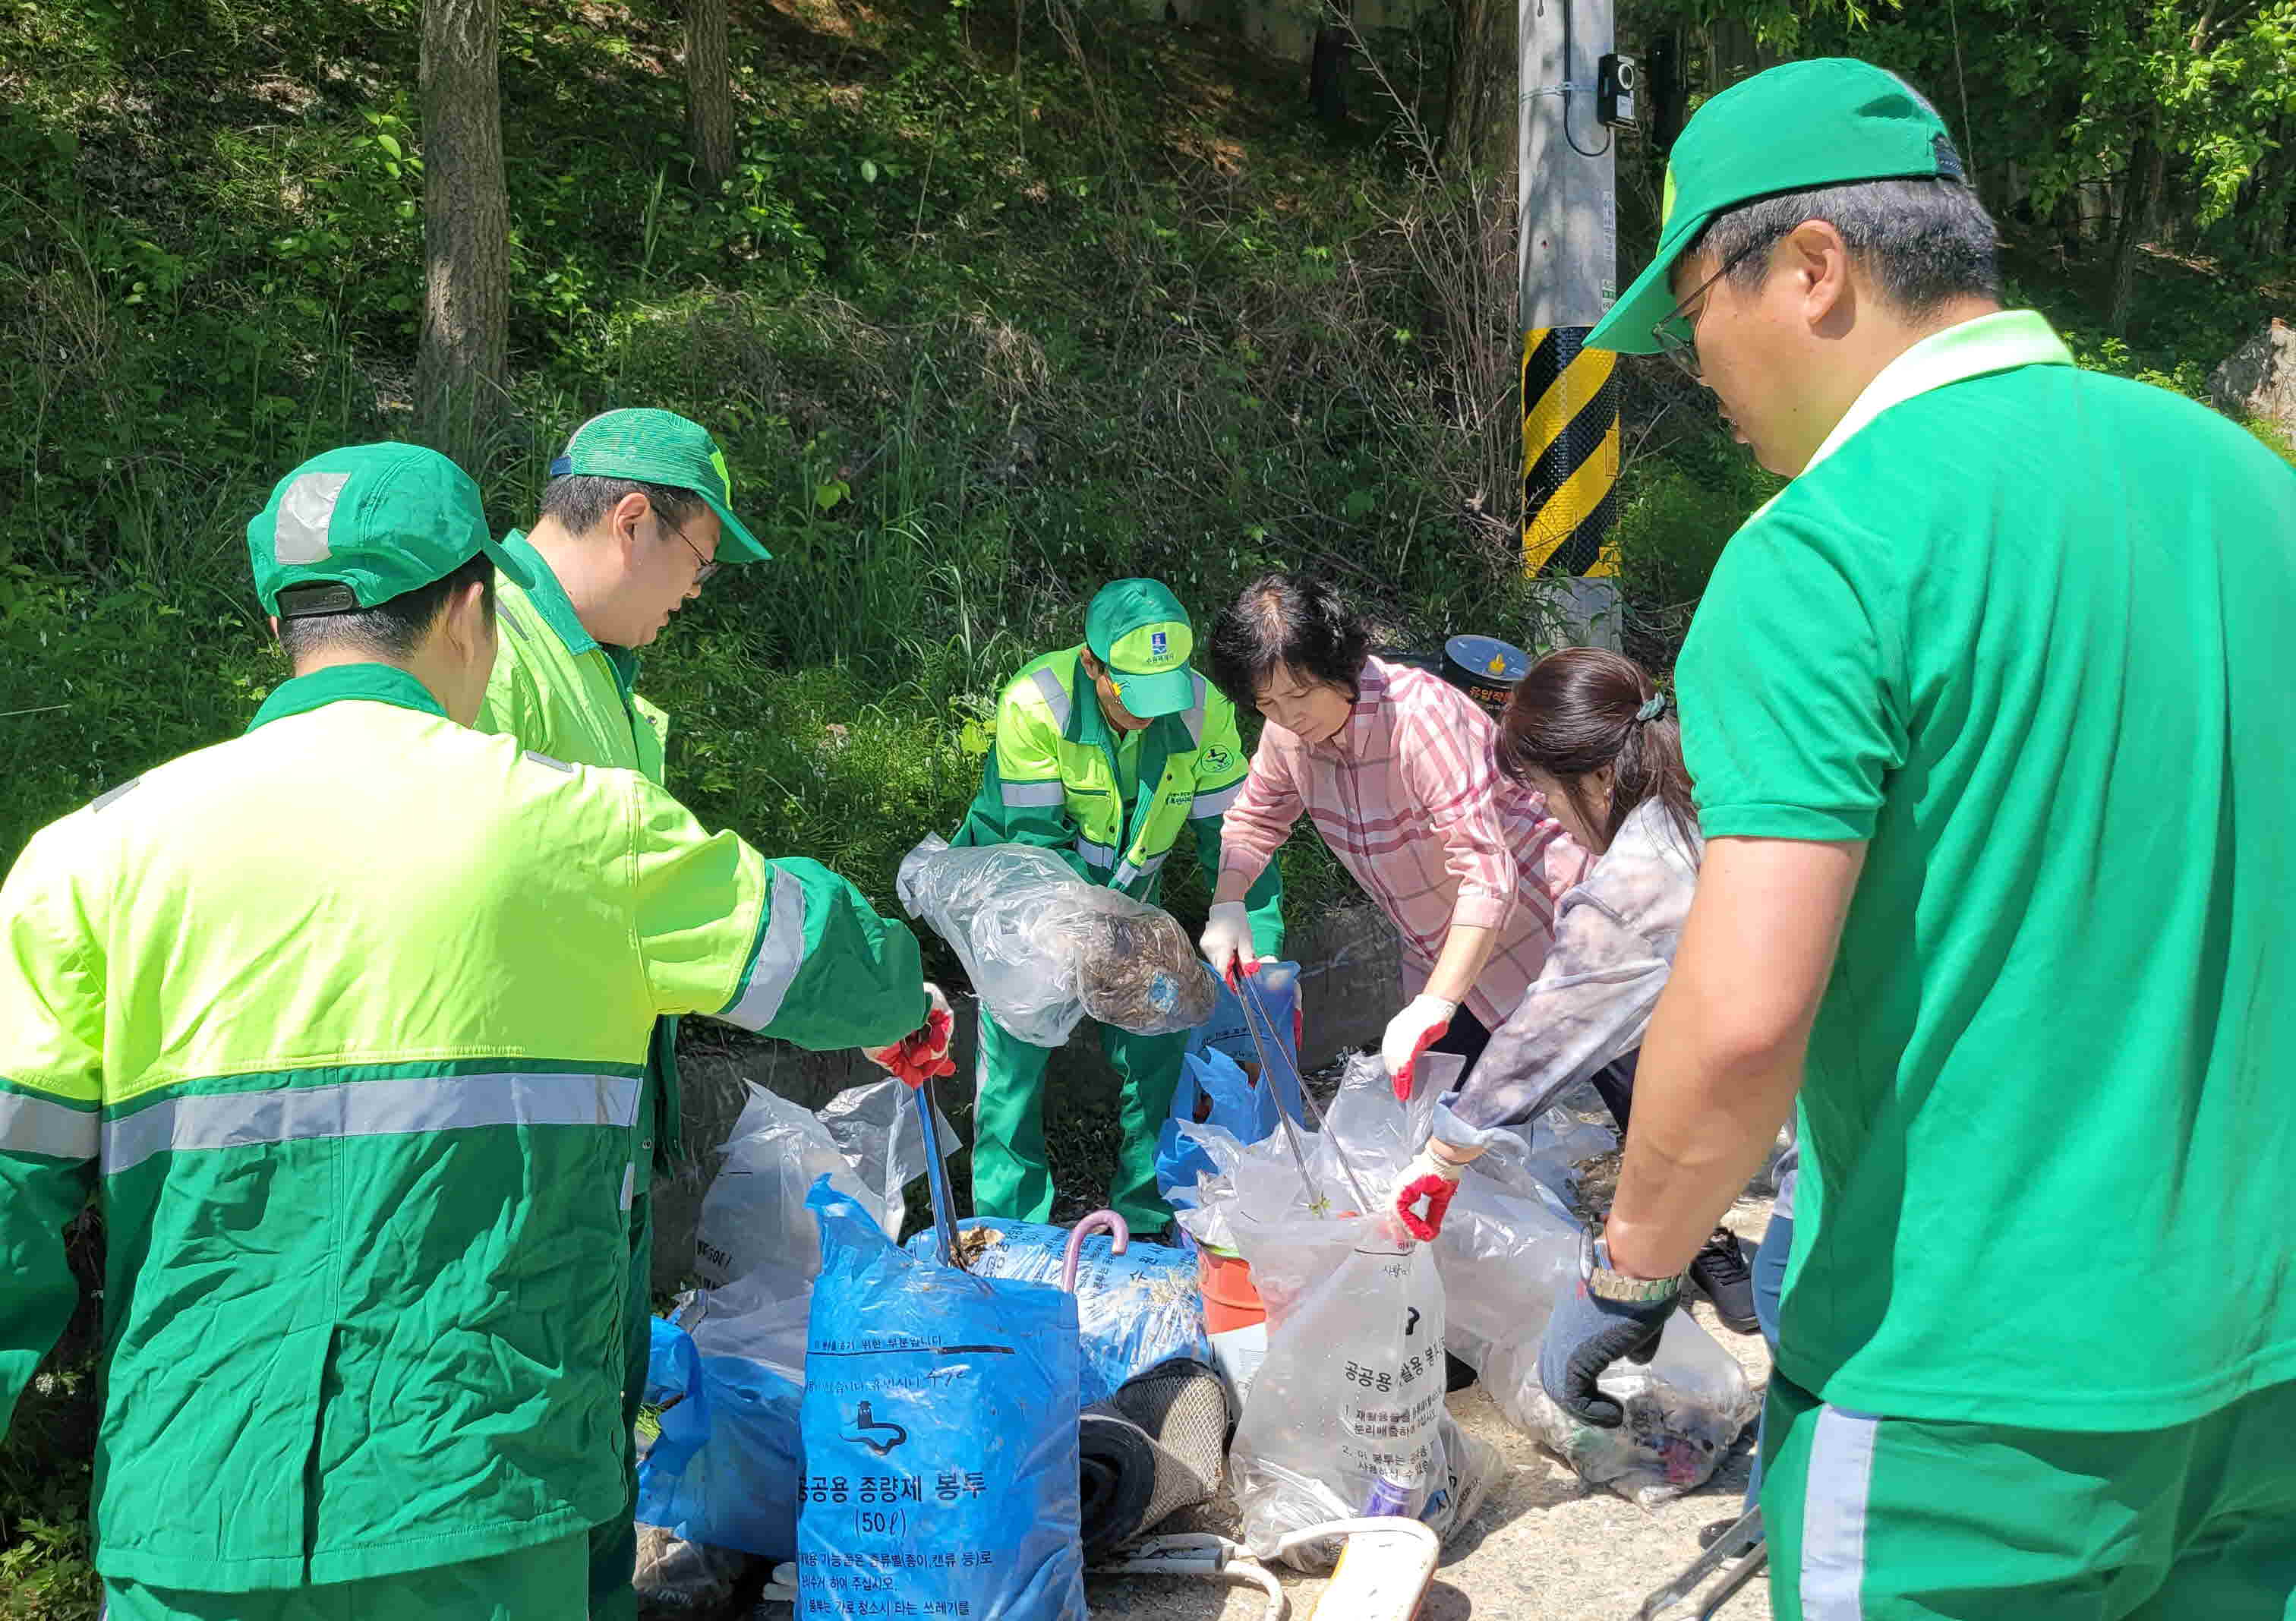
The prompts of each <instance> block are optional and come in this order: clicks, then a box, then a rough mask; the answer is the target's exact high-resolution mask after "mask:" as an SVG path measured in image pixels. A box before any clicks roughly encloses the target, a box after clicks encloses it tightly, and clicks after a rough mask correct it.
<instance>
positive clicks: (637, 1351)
mask: <svg viewBox="0 0 2296 1621" xmlns="http://www.w3.org/2000/svg"><path fill="white" fill-rule="evenodd" d="M629 1289H630V1292H629V1305H628V1306H627V1308H625V1310H624V1311H623V1314H622V1330H623V1367H622V1437H623V1439H624V1440H625V1441H626V1442H627V1443H628V1445H629V1452H628V1456H629V1460H630V1462H629V1466H628V1468H627V1470H626V1471H625V1474H626V1478H625V1479H624V1480H623V1482H622V1486H623V1493H622V1511H621V1513H620V1514H619V1515H617V1516H616V1517H615V1518H614V1519H610V1520H607V1521H606V1522H605V1523H604V1524H603V1525H596V1526H593V1527H590V1610H589V1614H590V1621H636V1617H637V1613H638V1595H637V1590H636V1589H635V1588H634V1587H632V1586H631V1585H630V1579H631V1577H632V1576H635V1575H636V1573H637V1563H638V1530H637V1511H638V1468H637V1443H636V1439H635V1429H636V1426H637V1421H638V1407H639V1405H640V1404H641V1403H642V1402H643V1401H644V1397H645V1380H646V1359H647V1358H648V1357H649V1356H650V1355H652V1350H653V1199H652V1197H651V1196H650V1195H648V1194H644V1193H640V1194H639V1195H638V1196H637V1197H636V1199H635V1200H633V1201H632V1203H631V1205H630V1274H629Z"/></svg>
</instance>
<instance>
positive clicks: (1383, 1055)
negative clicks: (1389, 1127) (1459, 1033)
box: [1379, 995, 1459, 1103]
mask: <svg viewBox="0 0 2296 1621" xmlns="http://www.w3.org/2000/svg"><path fill="white" fill-rule="evenodd" d="M1457 1011H1459V1004H1458V1003H1456V1002H1446V1001H1444V1000H1443V998H1441V997H1440V996H1429V995H1417V996H1414V997H1413V998H1412V999H1411V1005H1410V1006H1409V1007H1407V1008H1406V1009H1404V1010H1403V1011H1401V1012H1400V1013H1398V1014H1397V1015H1396V1016H1395V1017H1394V1018H1392V1019H1389V1020H1388V1021H1387V1034H1386V1035H1385V1036H1382V1037H1381V1038H1380V1044H1379V1056H1380V1061H1381V1062H1382V1063H1383V1064H1385V1065H1386V1066H1387V1072H1388V1074H1389V1075H1390V1076H1392V1077H1395V1095H1396V1098H1397V1100H1398V1101H1401V1102H1405V1103H1408V1102H1409V1101H1411V1068H1412V1066H1413V1065H1415V1064H1416V1063H1417V1062H1418V1061H1419V1055H1420V1054H1421V1053H1423V1052H1426V1051H1427V1049H1428V1048H1430V1047H1431V1046H1433V1045H1434V1044H1436V1043H1437V1042H1439V1041H1441V1040H1442V1039H1443V1033H1444V1032H1445V1031H1446V1030H1448V1029H1449V1028H1450V1027H1451V1015H1452V1014H1454V1013H1456V1012H1457Z"/></svg>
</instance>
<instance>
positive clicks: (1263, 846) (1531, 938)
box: [1220, 659, 1587, 1029]
mask: <svg viewBox="0 0 2296 1621" xmlns="http://www.w3.org/2000/svg"><path fill="white" fill-rule="evenodd" d="M1497 736H1498V733H1497V728H1496V727H1494V726H1493V725H1491V719H1490V716H1488V715H1486V714H1484V713H1483V711H1482V710H1481V709H1480V708H1477V707H1476V705H1475V703H1474V700H1472V699H1470V698H1469V697H1468V696H1467V695H1466V694H1465V693H1464V692H1460V691H1459V690H1458V689H1457V688H1456V687H1454V686H1452V685H1451V684H1449V683H1447V682H1445V681H1443V680H1440V679H1439V678H1438V677H1436V676H1433V675H1428V674H1427V673H1425V672H1424V671H1423V670H1415V669H1413V668H1411V667H1409V666H1408V665H1398V664H1390V663H1388V662H1387V661H1386V660H1385V659H1368V660H1366V661H1365V664H1364V668H1363V676H1362V679H1361V681H1360V682H1359V683H1358V684H1357V699H1356V706H1355V713H1354V714H1353V715H1352V716H1349V720H1348V724H1347V725H1346V727H1345V728H1344V729H1343V730H1342V731H1341V733H1340V734H1339V735H1338V736H1337V737H1335V738H1333V740H1332V741H1330V742H1328V743H1304V742H1302V741H1300V739H1299V737H1298V735H1297V734H1295V733H1291V732H1287V731H1285V730H1284V729H1283V727H1281V726H1278V725H1274V724H1273V723H1270V725H1268V726H1267V729H1266V730H1265V731H1263V732H1262V733H1260V737H1259V751H1258V752H1257V753H1255V754H1254V755H1253V756H1252V757H1251V775H1250V776H1249V777H1247V778H1246V779H1245V780H1244V784H1243V791H1242V794H1241V795H1239V796H1238V797H1237V798H1236V801H1235V803H1234V805H1231V806H1228V810H1227V815H1226V818H1225V819H1224V820H1223V821H1222V823H1221V826H1220V869H1221V872H1222V875H1223V876H1225V875H1226V873H1227V872H1239V873H1241V874H1242V876H1243V877H1244V878H1245V879H1246V880H1251V879H1254V878H1257V877H1259V872H1260V869H1262V868H1263V867H1265V866H1267V863H1268V860H1269V858H1270V857H1271V856H1274V855H1275V851H1276V848H1277V847H1278V846H1280V845H1282V844H1283V841H1284V839H1288V838H1290V837H1291V834H1292V826H1293V824H1294V823H1297V822H1298V821H1299V820H1300V813H1301V812H1302V811H1305V812H1306V813H1307V814H1308V816H1309V818H1310V819H1312V820H1313V821H1314V823H1316V831H1317V832H1319V833H1321V834H1322V835H1323V836H1324V843H1325V844H1326V845H1328V846H1330V847H1331V851H1332V854H1333V855H1334V856H1338V857H1339V858H1340V864H1341V865H1342V866H1344V867H1346V868H1347V870H1348V871H1349V872H1351V873H1353V874H1354V875H1355V880H1356V882H1357V883H1359V884H1361V885H1362V886H1363V887H1364V889H1365V892H1366V893H1368V894H1369V895H1370V896H1371V897H1372V898H1373V899H1374V900H1375V901H1377V902H1378V903H1379V904H1380V906H1381V909H1382V910H1383V911H1384V912H1385V913H1387V915H1388V917H1389V919H1390V921H1393V923H1394V924H1395V927H1396V930H1397V932H1398V934H1400V935H1401V936H1402V937H1403V968H1404V978H1405V981H1406V986H1407V987H1409V988H1410V989H1412V990H1413V991H1414V992H1416V990H1417V989H1418V987H1422V986H1423V985H1425V984H1426V982H1427V976H1428V975H1429V974H1431V973H1432V972H1433V971H1434V969H1435V961H1436V959H1437V958H1438V957H1439V956H1440V955H1441V954H1442V951H1443V939H1444V936H1445V935H1446V934H1447V933H1448V932H1449V930H1450V928H1451V925H1452V924H1453V923H1465V924H1469V925H1480V926H1482V927H1486V928H1492V929H1497V930H1498V944H1497V946H1496V947H1495V948H1494V949H1493V950H1492V952H1491V960H1490V962H1489V964H1488V966H1487V967H1486V968H1485V969H1484V970H1483V973H1482V978H1480V979H1478V980H1477V981H1476V982H1475V987H1474V989H1473V990H1472V992H1470V993H1469V995H1468V996H1467V1005H1468V1007H1470V1008H1471V1009H1472V1010H1473V1011H1474V1014H1475V1017H1476V1018H1478V1019H1481V1020H1482V1021H1483V1023H1484V1024H1485V1025H1487V1026H1488V1027H1490V1028H1492V1029H1497V1028H1498V1027H1499V1025H1500V1023H1501V1022H1502V1021H1503V1020H1505V1018H1506V1016H1507V1014H1508V1013H1509V1012H1510V1011H1513V1007H1514V1004H1515V1003H1517V1002H1519V1001H1521V999H1522V994H1523V992H1524V991H1525V990H1526V989H1528V988H1529V986H1530V982H1531V981H1532V980H1534V979H1536V978H1538V970H1539V966H1540V965H1541V964H1542V963H1543V962H1546V947H1547V945H1548V943H1549V942H1550V941H1551V940H1552V939H1553V938H1554V904H1555V901H1556V900H1557V899H1558V898H1559V897H1560V896H1562V893H1563V891H1565V890H1567V889H1569V888H1570V887H1571V886H1572V885H1574V884H1576V883H1577V882H1578V881H1579V877H1580V875H1581V874H1582V873H1583V872H1585V871H1586V868H1587V854H1586V852H1585V851H1583V850H1581V849H1580V848H1579V847H1578V846H1577V845H1576V844H1574V843H1573V842H1571V839H1570V836H1569V835H1568V834H1566V833H1565V832H1563V831H1562V824H1561V823H1557V822H1556V821H1555V820H1554V818H1553V817H1551V816H1549V815H1547V814H1546V799H1545V798H1543V797H1542V796H1540V795H1539V794H1537V793H1535V792H1533V791H1532V790H1529V789H1528V788H1524V787H1522V786H1521V784H1519V783H1516V782H1513V781H1511V780H1510V779H1508V778H1507V777H1506V776H1505V774H1502V773H1501V772H1500V771H1499V769H1498V762H1497V758H1496V757H1495V755H1494V753H1493V746H1494V744H1495V743H1496V742H1497Z"/></svg>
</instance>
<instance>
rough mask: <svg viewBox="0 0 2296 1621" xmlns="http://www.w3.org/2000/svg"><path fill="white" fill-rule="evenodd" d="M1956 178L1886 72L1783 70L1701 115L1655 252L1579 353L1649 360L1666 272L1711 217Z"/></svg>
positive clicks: (1797, 66)
mask: <svg viewBox="0 0 2296 1621" xmlns="http://www.w3.org/2000/svg"><path fill="white" fill-rule="evenodd" d="M1909 177H1921V178H1935V179H1944V180H1962V179H1964V171H1963V169H1962V166H1961V157H1960V154H1959V153H1957V152H1956V151H1954V147H1953V141H1952V138H1951V137H1950V136H1949V135H1947V134H1946V127H1945V124H1944V121H1943V120H1942V119H1939V117H1938V115H1937V111H1936V109H1934V108H1932V107H1931V105H1930V104H1929V102H1926V101H1924V100H1923V98H1922V97H1921V95H1920V94H1918V93H1916V92H1915V90H1914V88H1913V87H1912V86H1910V85H1908V84H1907V83H1906V81H1905V80H1903V79H1901V78H1898V76H1897V75H1896V74H1894V73H1891V72H1890V71H1888V70H1886V69H1882V68H1877V67H1875V66H1874V64H1873V63H1871V62H1863V61H1855V60H1853V59H1851V58H1849V57H1846V56H1830V57H1824V58H1821V59H1819V60H1817V61H1791V62H1786V63H1784V64H1783V65H1781V66H1779V67H1775V68H1772V69H1770V70H1768V71H1767V72H1764V73H1757V74H1756V75H1754V77H1753V78H1750V79H1747V80H1745V81H1743V83H1740V84H1735V85H1733V86H1730V88H1728V89H1727V90H1725V91H1724V92H1722V94H1719V95H1718V96H1716V97H1715V98H1714V99H1713V100H1712V101H1710V102H1707V103H1706V104H1705V105H1704V106H1703V107H1701V108H1700V109H1699V110H1698V111H1697V113H1696V115H1695V116H1694V117H1693V118H1692V119H1691V120H1690V122H1689V124H1688V125H1687V126H1685V128H1684V129H1683V132H1682V134H1681V135H1680V137H1678V138H1677V140H1676V142H1675V143H1674V151H1673V152H1672V154H1671V155H1670V156H1669V160H1668V163H1667V168H1666V192H1665V196H1664V198H1663V200H1662V203H1661V210H1660V214H1659V242H1658V251H1657V253H1655V254H1653V255H1652V258H1651V262H1650V265H1649V266H1648V267H1647V268H1646V269H1644V272H1643V273H1642V274H1640V275H1639V276H1636V278H1635V282H1634V285H1633V286H1631V287H1629V288H1628V289H1627V291H1626V292H1625V293H1624V294H1623V295H1622V296H1621V297H1620V299H1619V301H1618V302H1617V303H1616V304H1613V305H1612V306H1611V309H1610V313H1609V314H1607V315H1604V316H1603V318H1602V319H1601V320H1600V321H1598V322H1596V323H1595V327H1594V330H1593V331H1591V332H1588V333H1587V342H1586V345H1585V347H1586V348H1590V349H1616V350H1618V351H1620V353H1622V354H1627V355H1653V354H1656V353H1657V352H1658V349H1659V342H1658V340H1657V339H1656V338H1655V337H1653V336H1652V328H1654V327H1656V326H1657V325H1658V324H1659V323H1660V322H1661V321H1664V320H1665V319H1666V318H1667V316H1668V315H1671V314H1672V313H1673V311H1674V307H1675V304H1676V299H1675V296H1674V288H1673V284H1672V282H1670V281H1669V276H1668V273H1669V271H1671V270H1672V269H1673V268H1674V262H1675V260H1677V258H1681V257H1682V255H1683V253H1684V251H1685V250H1687V249H1688V248H1689V246H1690V244H1691V243H1692V242H1695V241H1696V240H1697V239H1698V234H1699V233H1700V232H1702V231H1703V230H1705V229H1706V225H1707V222H1708V221H1710V220H1711V219H1712V218H1713V217H1715V216H1716V215H1717V214H1719V213H1722V212H1723V211H1725V210H1726V209H1732V208H1734V207H1736V206H1737V205H1738V204H1740V203H1743V202H1751V201H1754V200H1755V199H1757V198H1759V197H1773V196H1775V195H1777V194H1778V193H1779V192H1804V191H1808V190H1810V189H1812V188H1814V187H1816V186H1825V185H1840V184H1843V183H1844V182H1847V181H1852V180H1896V179H1904V178H1909Z"/></svg>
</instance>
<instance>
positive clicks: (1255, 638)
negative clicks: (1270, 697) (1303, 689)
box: [1206, 574, 1371, 709]
mask: <svg viewBox="0 0 2296 1621" xmlns="http://www.w3.org/2000/svg"><path fill="white" fill-rule="evenodd" d="M1370 656H1371V631H1370V628H1369V627H1368V626H1365V624H1364V622H1363V619H1362V618H1361V617H1360V616H1358V615H1357V612H1356V611H1355V610H1354V609H1352V608H1350V607H1349V606H1348V602H1347V599H1346V598H1345V597H1342V596H1341V594H1339V592H1338V590H1337V589H1336V588H1335V587H1333V585H1331V584H1330V583H1329V582H1328V581H1325V580H1319V579H1306V578H1302V577H1299V576H1297V575H1291V574H1266V575H1262V576H1261V577H1259V578H1258V579H1256V580H1254V581H1252V582H1251V585H1246V586H1245V587H1244V588H1243V590H1242V593H1240V594H1238V595H1237V597H1236V599H1235V601H1234V602H1231V603H1229V604H1228V605H1227V607H1226V608H1225V609H1224V610H1221V612H1220V617H1219V618H1218V619H1216V620H1215V621H1213V623H1212V634H1211V648H1210V654H1209V656H1208V658H1207V659H1206V662H1207V663H1208V664H1209V665H1210V667H1211V672H1210V673H1211V678H1212V684H1213V685H1214V686H1216V687H1218V689H1219V690H1220V691H1221V692H1225V693H1226V694H1227V696H1228V698H1229V699H1230V700H1232V701H1234V704H1235V705H1236V707H1237V708H1245V709H1251V708H1259V690H1260V688H1261V687H1262V686H1264V685H1266V684H1267V678H1268V677H1269V676H1270V675H1274V674H1275V672H1276V671H1277V670H1279V669H1286V668H1288V669H1291V670H1292V671H1295V672H1296V673H1298V674H1300V675H1305V676H1307V677H1308V678H1309V679H1311V680H1315V681H1327V682H1329V683H1331V684H1332V685H1333V686H1335V687H1341V688H1343V689H1345V691H1346V692H1347V693H1348V696H1349V698H1353V697H1354V696H1355V695H1356V684H1357V680H1358V679H1359V678H1360V677H1361V676H1362V675H1363V667H1364V660H1365V659H1367V658H1369V657H1370Z"/></svg>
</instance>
